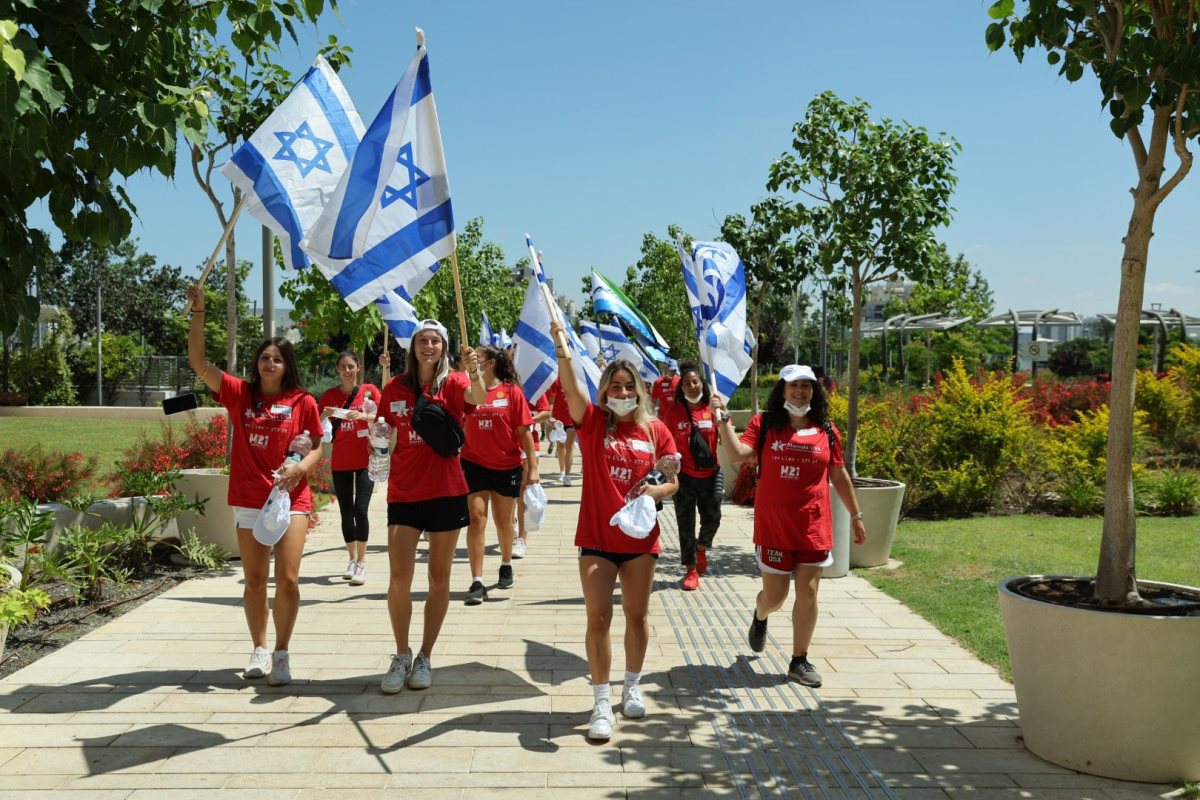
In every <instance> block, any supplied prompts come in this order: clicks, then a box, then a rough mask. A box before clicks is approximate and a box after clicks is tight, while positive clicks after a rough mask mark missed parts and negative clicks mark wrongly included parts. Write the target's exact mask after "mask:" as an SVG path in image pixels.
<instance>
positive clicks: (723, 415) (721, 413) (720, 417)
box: [717, 409, 729, 422]
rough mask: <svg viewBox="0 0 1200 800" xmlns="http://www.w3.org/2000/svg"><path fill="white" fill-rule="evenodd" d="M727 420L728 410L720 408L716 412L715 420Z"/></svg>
mask: <svg viewBox="0 0 1200 800" xmlns="http://www.w3.org/2000/svg"><path fill="white" fill-rule="evenodd" d="M728 421H729V412H728V411H725V410H724V409H722V410H720V411H718V412H717V422H728Z"/></svg>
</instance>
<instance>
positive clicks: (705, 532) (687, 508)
mask: <svg viewBox="0 0 1200 800" xmlns="http://www.w3.org/2000/svg"><path fill="white" fill-rule="evenodd" d="M677 381H678V382H677V384H676V387H675V397H674V398H673V401H672V402H667V403H662V404H661V405H659V407H658V418H659V419H661V420H662V421H663V423H664V424H666V426H667V428H669V429H670V431H671V435H672V436H674V437H675V447H676V448H678V450H679V454H680V455H681V456H682V457H683V460H682V463H681V465H680V470H679V491H678V492H677V493H676V494H675V499H674V500H673V501H672V503H671V504H672V505H673V506H674V508H675V523H676V525H677V526H678V528H679V560H680V562H681V563H682V564H683V569H684V573H685V574H684V576H683V583H682V584H681V586H682V588H683V590H684V591H689V592H690V591H694V590H696V589H698V588H700V576H701V575H703V574H704V573H706V572H708V549H709V548H710V547H712V543H713V538H714V537H716V535H717V528H719V527H720V526H721V494H722V492H723V491H724V482H723V481H722V480H721V467H720V465H719V464H718V463H717V438H718V437H717V421H716V418H715V417H714V415H713V411H712V408H711V406H710V405H709V401H710V400H711V399H712V392H711V390H710V389H709V387H708V384H706V383H705V382H704V376H703V375H702V374H701V372H700V367H699V366H698V365H696V364H694V363H692V362H688V361H685V362H683V364H681V365H680V366H679V377H678V379H677ZM693 431H694V432H695V434H696V435H697V436H698V437H699V438H700V439H702V440H703V441H704V443H705V444H706V445H708V455H709V460H710V461H711V466H707V467H701V466H699V465H697V464H696V457H695V454H694V453H693V452H692V448H691V442H692V435H693ZM697 509H699V510H700V539H699V541H697V540H696V510H697Z"/></svg>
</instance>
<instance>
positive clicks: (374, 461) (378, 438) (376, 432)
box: [367, 417, 392, 483]
mask: <svg viewBox="0 0 1200 800" xmlns="http://www.w3.org/2000/svg"><path fill="white" fill-rule="evenodd" d="M367 441H368V442H369V443H370V445H371V455H370V457H369V458H368V459H367V477H368V478H370V479H371V480H373V481H374V482H375V483H383V482H385V481H386V480H387V479H388V473H389V472H390V471H391V461H392V459H391V455H390V454H389V452H388V448H389V447H391V444H392V427H391V426H390V425H388V424H387V421H386V420H384V418H383V417H376V418H375V421H374V422H372V423H371V427H370V428H368V429H367Z"/></svg>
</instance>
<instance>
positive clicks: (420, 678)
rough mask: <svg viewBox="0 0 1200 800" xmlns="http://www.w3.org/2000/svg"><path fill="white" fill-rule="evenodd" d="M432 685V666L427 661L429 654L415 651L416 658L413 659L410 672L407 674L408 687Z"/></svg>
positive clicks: (422, 687)
mask: <svg viewBox="0 0 1200 800" xmlns="http://www.w3.org/2000/svg"><path fill="white" fill-rule="evenodd" d="M432 685H433V667H432V666H431V665H430V663H429V656H427V655H425V654H424V653H417V658H416V660H415V661H413V667H412V672H410V673H409V674H408V688H410V689H428V688H429V687H430V686H432Z"/></svg>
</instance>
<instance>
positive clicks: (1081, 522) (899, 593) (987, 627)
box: [855, 516, 1200, 678]
mask: <svg viewBox="0 0 1200 800" xmlns="http://www.w3.org/2000/svg"><path fill="white" fill-rule="evenodd" d="M1100 529H1101V521H1100V520H1099V519H1075V518H1065V517H1038V516H1016V517H977V518H973V519H961V520H946V521H939V522H921V521H905V522H902V523H901V524H900V528H899V530H898V531H897V532H896V543H895V545H894V546H893V547H892V558H894V559H897V560H899V561H902V562H904V566H902V567H900V568H899V569H896V570H883V569H866V570H857V571H856V572H855V574H857V575H861V576H862V577H864V578H866V579H867V580H868V581H870V582H871V583H872V584H874V585H875V586H877V587H879V588H880V589H882V590H883V591H884V592H887V593H888V594H889V595H891V596H892V597H895V598H896V599H897V600H901V601H903V602H904V603H905V604H906V605H908V606H909V608H911V609H912V610H914V611H916V612H917V613H918V614H920V615H921V616H923V617H925V618H926V619H928V620H929V621H930V622H932V623H933V624H934V625H936V626H937V627H938V628H939V629H940V630H941V631H942V632H943V633H946V634H947V635H949V636H953V637H954V638H955V639H957V640H958V641H960V642H962V643H963V644H964V645H965V646H966V647H968V648H969V649H970V650H972V651H973V652H974V653H975V654H976V655H978V656H979V657H980V658H981V659H983V660H984V661H986V662H987V663H989V664H992V665H993V666H995V667H997V668H999V669H1000V671H1001V672H1002V673H1004V675H1005V676H1006V677H1009V678H1011V673H1010V672H1009V668H1008V649H1007V647H1006V646H1005V643H1004V628H1003V626H1002V625H1001V622H1000V608H999V605H998V601H997V595H996V585H997V583H999V581H1000V580H1001V579H1002V578H1007V577H1011V576H1017V575H1033V574H1067V575H1094V574H1095V572H1096V560H1097V558H1098V556H1099V552H1100ZM1138 577H1139V578H1141V579H1143V580H1156V581H1164V582H1167V583H1182V584H1187V585H1189V586H1197V585H1200V518H1197V517H1183V518H1171V519H1164V518H1154V517H1142V518H1139V519H1138Z"/></svg>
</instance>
